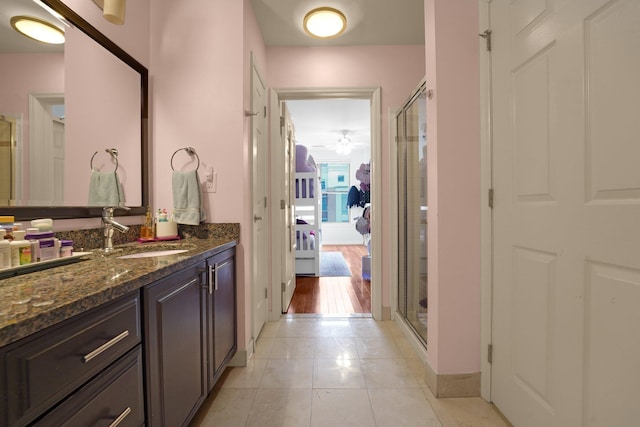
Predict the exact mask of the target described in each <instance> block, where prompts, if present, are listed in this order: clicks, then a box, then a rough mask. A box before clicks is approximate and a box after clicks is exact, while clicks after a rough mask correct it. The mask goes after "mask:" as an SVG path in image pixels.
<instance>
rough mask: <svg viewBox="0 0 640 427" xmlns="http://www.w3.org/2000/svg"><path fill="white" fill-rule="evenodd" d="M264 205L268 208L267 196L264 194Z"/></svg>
mask: <svg viewBox="0 0 640 427" xmlns="http://www.w3.org/2000/svg"><path fill="white" fill-rule="evenodd" d="M264 207H265V209H266V208H267V196H264Z"/></svg>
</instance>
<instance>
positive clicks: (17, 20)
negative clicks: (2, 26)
mask: <svg viewBox="0 0 640 427" xmlns="http://www.w3.org/2000/svg"><path fill="white" fill-rule="evenodd" d="M9 22H10V23H11V27H12V28H13V29H14V30H16V31H17V32H19V33H20V34H22V35H24V36H26V37H29V38H30V39H32V40H36V41H39V42H42V43H49V44H62V43H64V31H62V30H61V29H60V28H58V27H56V26H55V25H53V24H51V23H49V22H47V21H44V20H42V19H39V18H34V17H32V16H13V17H11V19H10V20H9Z"/></svg>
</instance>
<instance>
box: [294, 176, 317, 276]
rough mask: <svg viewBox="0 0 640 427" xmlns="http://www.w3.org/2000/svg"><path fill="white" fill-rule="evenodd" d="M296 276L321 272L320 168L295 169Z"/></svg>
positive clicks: (315, 274)
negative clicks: (309, 170) (308, 170)
mask: <svg viewBox="0 0 640 427" xmlns="http://www.w3.org/2000/svg"><path fill="white" fill-rule="evenodd" d="M295 195H296V198H295V217H296V275H306V276H319V275H320V237H321V235H320V232H321V230H320V224H322V217H321V207H320V206H321V203H322V191H321V188H320V179H319V175H318V171H317V170H316V171H313V172H296V179H295Z"/></svg>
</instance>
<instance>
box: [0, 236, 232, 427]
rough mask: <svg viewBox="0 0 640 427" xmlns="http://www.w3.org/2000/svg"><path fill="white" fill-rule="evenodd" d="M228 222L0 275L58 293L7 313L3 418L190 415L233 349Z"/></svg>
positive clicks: (109, 422) (115, 422) (0, 395)
mask: <svg viewBox="0 0 640 427" xmlns="http://www.w3.org/2000/svg"><path fill="white" fill-rule="evenodd" d="M233 226H236V225H235V224H234V225H232V227H229V230H228V231H229V232H228V233H226V235H224V236H219V235H218V236H217V237H207V238H204V239H198V238H189V239H186V240H183V241H180V242H177V243H171V244H167V243H162V244H160V245H156V244H155V243H151V244H143V245H141V244H127V245H123V246H121V247H117V248H116V250H115V251H114V252H113V253H111V254H107V255H105V254H104V253H100V252H95V253H93V254H92V255H90V256H88V259H86V260H83V261H80V262H78V263H76V264H69V265H66V266H62V267H57V268H54V269H51V270H45V271H41V272H36V273H32V274H27V275H24V276H18V277H13V278H9V279H5V280H3V281H1V282H0V286H10V287H21V286H33V287H34V289H36V288H37V285H38V283H41V282H42V281H51V282H54V283H55V285H56V288H57V294H56V298H55V302H54V303H53V304H51V305H50V306H46V307H36V306H33V305H31V306H29V308H28V310H27V311H26V312H25V313H20V314H17V315H16V316H15V318H13V319H9V320H7V319H4V320H0V426H2V427H4V426H12V427H13V426H26V425H34V426H65V425H66V426H79V425H87V426H88V425H91V426H101V425H104V426H114V427H115V426H143V425H146V426H183V425H187V424H188V423H189V421H190V420H191V419H192V418H193V416H194V415H195V413H196V411H197V410H198V408H199V407H200V405H201V404H202V402H203V401H204V399H205V398H206V396H207V395H208V393H209V392H210V391H211V390H212V388H213V386H214V385H215V383H216V381H217V380H218V379H219V377H220V375H221V374H222V372H223V371H224V369H225V367H226V366H227V364H228V363H229V361H230V359H231V357H232V356H233V355H234V354H235V352H236V349H237V340H236V336H237V334H236V324H237V319H236V276H235V246H236V242H237V241H238V238H239V231H238V230H239V228H238V227H233ZM169 248H171V249H173V250H174V252H177V251H178V250H186V252H182V253H176V254H173V255H168V256H153V255H152V254H151V253H150V252H151V251H154V252H155V250H158V249H160V250H164V251H166V250H167V249H169ZM145 252H149V253H146V254H145ZM138 253H140V254H142V257H136V258H121V257H122V256H124V255H131V254H138ZM146 255H149V256H146Z"/></svg>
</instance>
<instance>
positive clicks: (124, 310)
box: [0, 292, 141, 426]
mask: <svg viewBox="0 0 640 427" xmlns="http://www.w3.org/2000/svg"><path fill="white" fill-rule="evenodd" d="M140 342H141V328H140V299H139V293H138V292H135V293H134V294H132V295H129V296H126V297H124V298H121V299H118V300H116V301H114V302H112V303H109V304H108V305H105V306H102V307H100V308H98V309H95V310H91V311H89V312H87V313H83V314H81V315H78V316H76V317H74V318H72V319H69V320H68V321H65V322H62V323H60V324H59V325H56V326H53V327H51V328H48V329H45V330H43V331H41V332H39V333H37V334H34V335H32V336H30V337H28V338H25V339H24V340H21V341H18V342H16V343H14V344H11V345H10V346H7V347H5V348H4V349H2V350H1V351H0V356H1V358H0V366H1V368H2V369H1V371H2V372H1V373H0V376H4V378H5V387H6V389H5V390H2V392H0V394H1V397H2V399H1V401H0V405H1V406H0V413H4V414H6V415H5V418H6V419H4V420H0V425H10V426H20V425H25V424H26V423H28V422H30V421H32V420H33V419H35V418H36V417H38V416H40V415H41V414H42V413H44V412H45V411H46V410H48V409H49V408H51V407H52V406H53V405H55V404H57V403H58V402H60V401H61V400H62V399H64V398H65V397H66V396H67V395H69V394H70V393H71V392H73V391H74V390H76V389H77V388H78V387H80V386H81V385H82V384H84V383H85V382H87V381H88V380H89V379H90V378H92V377H93V376H95V375H96V374H98V373H99V372H100V371H102V370H103V369H105V368H106V367H107V366H109V365H110V364H111V363H113V362H114V361H115V360H116V359H117V358H119V357H120V356H122V355H123V354H125V353H126V352H127V351H129V350H131V349H132V348H133V347H135V346H136V345H137V344H139V343H140Z"/></svg>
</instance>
